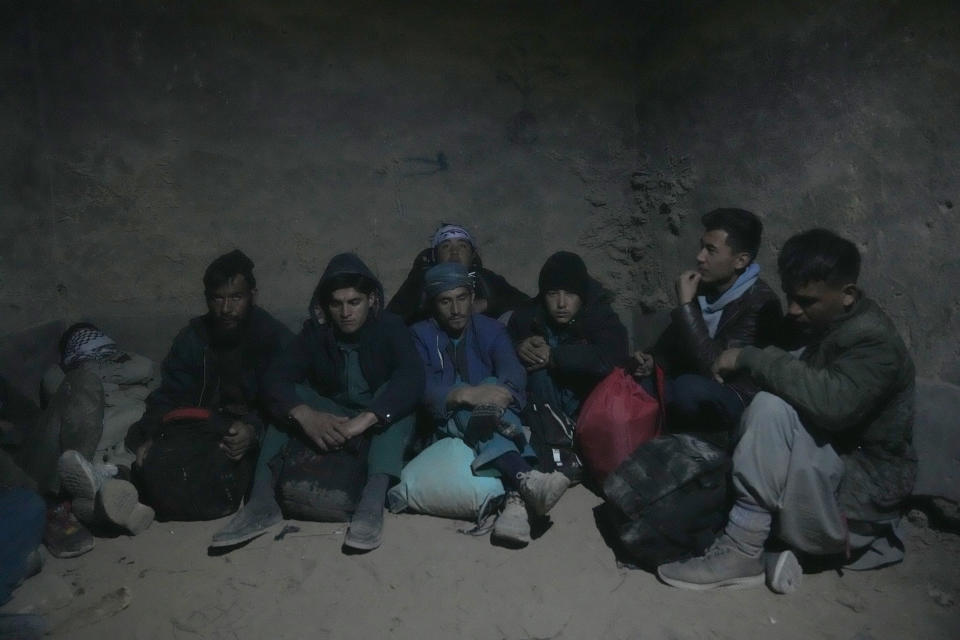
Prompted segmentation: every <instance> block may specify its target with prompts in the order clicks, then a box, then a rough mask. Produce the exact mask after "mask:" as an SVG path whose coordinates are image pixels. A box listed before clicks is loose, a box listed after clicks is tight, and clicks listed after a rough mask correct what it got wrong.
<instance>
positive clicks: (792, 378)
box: [737, 332, 903, 431]
mask: <svg viewBox="0 0 960 640" xmlns="http://www.w3.org/2000/svg"><path fill="white" fill-rule="evenodd" d="M834 348H835V349H836V356H835V357H834V358H832V359H831V360H830V361H829V362H828V363H826V364H825V365H824V366H823V367H822V368H816V367H814V366H812V365H811V364H810V363H808V362H805V361H803V360H797V359H796V358H794V357H793V356H791V355H790V354H789V353H787V352H786V351H783V350H781V349H778V348H776V347H767V348H765V349H758V348H756V347H745V348H744V349H743V351H742V352H741V353H740V357H739V358H738V359H737V365H738V366H739V367H741V368H746V369H747V370H749V372H750V374H751V376H753V379H754V380H755V381H756V382H757V384H758V385H759V386H760V388H761V389H763V390H764V391H769V392H770V393H773V394H776V395H778V396H780V397H781V398H783V399H784V400H786V401H787V402H789V403H790V404H791V405H792V406H793V407H794V408H795V409H796V410H797V411H798V413H800V414H801V415H802V416H803V417H804V419H806V420H809V421H811V422H812V425H811V426H816V427H818V428H821V429H824V430H827V431H842V430H844V429H848V428H852V427H855V426H857V425H859V424H861V423H862V421H863V419H864V418H865V417H866V416H867V414H868V413H869V412H870V411H871V410H872V409H873V408H875V407H876V406H877V404H879V403H880V402H881V401H882V399H883V398H884V396H885V395H886V394H887V393H888V391H889V390H890V389H891V388H892V387H893V385H894V384H895V383H896V380H897V376H898V373H899V370H900V367H901V366H902V364H903V358H902V354H901V353H900V350H899V349H898V348H897V346H896V345H895V344H893V343H892V342H891V341H890V340H888V339H886V337H885V336H883V335H878V334H877V333H874V332H868V333H861V334H859V335H856V336H849V337H848V338H847V339H845V340H844V339H841V340H838V341H837V343H836V344H835V345H834Z"/></svg>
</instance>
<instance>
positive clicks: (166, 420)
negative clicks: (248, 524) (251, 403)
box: [138, 407, 256, 520]
mask: <svg viewBox="0 0 960 640" xmlns="http://www.w3.org/2000/svg"><path fill="white" fill-rule="evenodd" d="M232 420H233V419H232V418H230V417H227V416H222V415H220V414H219V413H216V412H213V411H210V410H208V409H198V408H193V407H191V408H186V409H175V410H174V411H171V412H169V413H167V414H166V415H165V416H164V417H163V421H162V426H161V431H160V435H159V437H157V438H156V439H155V440H154V443H153V445H152V446H151V447H150V450H149V452H148V454H147V456H146V459H145V460H144V465H143V467H142V468H140V470H139V478H138V479H139V482H138V485H139V488H140V489H141V493H142V494H143V497H144V502H146V503H147V504H149V505H150V506H152V507H153V508H154V510H156V512H157V517H158V518H160V519H163V520H212V519H215V518H222V517H223V516H226V515H229V514H231V513H233V512H234V511H236V510H237V509H238V508H239V507H240V502H241V500H242V499H243V496H244V494H245V493H246V491H247V488H248V487H249V486H250V481H251V480H252V478H253V468H254V465H255V464H256V456H255V455H250V454H248V455H245V456H244V457H243V458H242V459H240V460H236V461H235V460H231V459H230V458H228V457H227V454H226V452H225V451H223V450H222V449H221V448H220V441H221V440H222V439H223V436H224V435H225V434H226V433H227V430H228V429H229V428H230V424H231V423H232Z"/></svg>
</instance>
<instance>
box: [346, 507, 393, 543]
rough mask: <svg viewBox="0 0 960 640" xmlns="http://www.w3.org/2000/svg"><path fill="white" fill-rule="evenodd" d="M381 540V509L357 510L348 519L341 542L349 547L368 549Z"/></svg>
mask: <svg viewBox="0 0 960 640" xmlns="http://www.w3.org/2000/svg"><path fill="white" fill-rule="evenodd" d="M382 541H383V509H382V508H381V509H372V510H367V509H364V510H358V511H356V512H354V514H353V518H352V519H351V520H350V527H349V528H348V529H347V535H346V536H345V537H344V539H343V544H344V545H345V546H347V547H350V548H351V549H357V550H360V551H370V550H372V549H376V548H377V547H379V546H380V543H381V542H382Z"/></svg>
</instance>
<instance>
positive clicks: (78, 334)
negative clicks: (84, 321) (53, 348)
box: [63, 327, 118, 367]
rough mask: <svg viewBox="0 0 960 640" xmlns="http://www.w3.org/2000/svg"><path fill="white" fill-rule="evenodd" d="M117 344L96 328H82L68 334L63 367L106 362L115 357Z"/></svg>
mask: <svg viewBox="0 0 960 640" xmlns="http://www.w3.org/2000/svg"><path fill="white" fill-rule="evenodd" d="M117 353H118V350H117V343H116V342H114V341H113V339H112V338H110V337H109V336H108V335H107V334H105V333H104V332H103V331H100V329H97V328H96V327H92V328H91V327H82V328H80V329H77V330H75V331H74V332H73V333H71V334H70V339H69V340H67V344H66V346H65V347H64V349H63V365H64V366H65V367H70V366H73V365H75V364H78V363H80V362H84V361H86V360H107V359H108V358H112V357H113V356H115V355H117Z"/></svg>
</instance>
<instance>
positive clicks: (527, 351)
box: [517, 336, 550, 371]
mask: <svg viewBox="0 0 960 640" xmlns="http://www.w3.org/2000/svg"><path fill="white" fill-rule="evenodd" d="M517 356H519V357H520V362H522V363H523V366H524V367H526V368H527V371H537V370H538V369H543V368H544V367H547V366H549V365H550V345H549V344H547V341H546V340H544V338H543V336H530V337H529V338H526V339H524V340H522V341H521V342H520V343H519V344H517Z"/></svg>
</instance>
